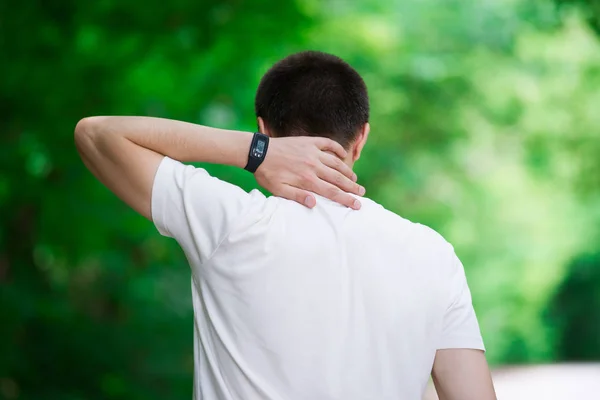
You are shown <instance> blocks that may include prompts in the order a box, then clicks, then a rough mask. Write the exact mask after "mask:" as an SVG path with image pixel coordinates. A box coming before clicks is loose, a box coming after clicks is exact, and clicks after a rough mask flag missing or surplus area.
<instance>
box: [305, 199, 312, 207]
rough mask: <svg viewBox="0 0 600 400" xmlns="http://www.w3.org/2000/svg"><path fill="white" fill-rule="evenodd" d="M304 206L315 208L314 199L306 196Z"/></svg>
mask: <svg viewBox="0 0 600 400" xmlns="http://www.w3.org/2000/svg"><path fill="white" fill-rule="evenodd" d="M304 204H306V206H307V207H312V206H314V204H313V201H312V197H311V196H306V199H304Z"/></svg>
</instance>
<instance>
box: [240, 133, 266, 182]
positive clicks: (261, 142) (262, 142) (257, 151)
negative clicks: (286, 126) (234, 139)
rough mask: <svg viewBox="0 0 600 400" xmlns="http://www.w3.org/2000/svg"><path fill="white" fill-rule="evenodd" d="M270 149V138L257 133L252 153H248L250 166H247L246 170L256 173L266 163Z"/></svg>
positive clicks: (252, 145) (253, 138) (251, 145)
mask: <svg viewBox="0 0 600 400" xmlns="http://www.w3.org/2000/svg"><path fill="white" fill-rule="evenodd" d="M268 148H269V137H268V136H267V135H263V134H262V133H258V132H256V133H255V134H254V136H253V137H252V143H251V144H250V152H249V153H248V164H246V166H245V167H244V169H245V170H246V171H250V172H252V173H255V172H256V169H257V168H258V167H259V166H260V164H262V162H263V161H264V159H265V156H266V155H267V149H268Z"/></svg>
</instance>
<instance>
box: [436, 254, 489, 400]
mask: <svg viewBox="0 0 600 400" xmlns="http://www.w3.org/2000/svg"><path fill="white" fill-rule="evenodd" d="M448 265H449V267H450V269H449V270H448V271H449V275H448V279H447V285H448V289H449V290H448V296H447V298H446V305H445V312H444V315H443V320H442V329H441V337H440V341H439V343H438V346H437V352H436V356H435V360H434V364H433V370H432V377H433V382H434V384H435V387H436V390H437V392H438V396H439V398H440V400H470V399H473V400H493V399H495V398H496V395H495V393H494V386H493V384H492V379H491V375H490V370H489V367H488V365H487V361H486V359H485V347H484V345H483V340H482V338H481V332H480V330H479V323H478V322H477V317H476V315H475V310H474V308H473V303H472V300H471V292H470V290H469V285H468V284H467V278H466V275H465V271H464V268H463V265H462V263H461V262H460V260H459V259H458V257H456V254H454V251H452V253H451V256H450V263H449V264H448Z"/></svg>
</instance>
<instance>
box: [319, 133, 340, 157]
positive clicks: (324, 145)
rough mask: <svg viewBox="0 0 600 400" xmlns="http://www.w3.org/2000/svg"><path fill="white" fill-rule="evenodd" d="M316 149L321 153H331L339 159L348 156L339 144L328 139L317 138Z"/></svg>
mask: <svg viewBox="0 0 600 400" xmlns="http://www.w3.org/2000/svg"><path fill="white" fill-rule="evenodd" d="M317 147H318V148H319V149H321V150H323V151H331V152H333V153H335V154H336V155H337V156H338V157H339V158H346V156H347V155H348V152H347V151H346V150H345V149H344V148H343V147H342V145H341V144H339V143H338V142H336V141H335V140H331V139H328V138H318V139H317Z"/></svg>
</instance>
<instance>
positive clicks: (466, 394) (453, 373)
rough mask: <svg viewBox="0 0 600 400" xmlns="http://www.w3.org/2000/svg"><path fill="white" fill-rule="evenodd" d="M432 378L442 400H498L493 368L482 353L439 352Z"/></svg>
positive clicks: (478, 351)
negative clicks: (491, 368) (491, 372)
mask: <svg viewBox="0 0 600 400" xmlns="http://www.w3.org/2000/svg"><path fill="white" fill-rule="evenodd" d="M431 375H432V377H433V383H434V385H435V389H436V391H437V393H438V397H439V398H440V400H495V399H496V393H495V391H494V385H493V383H492V377H491V374H490V369H489V367H488V364H487V361H486V359H485V354H484V352H483V351H482V350H476V349H445V350H438V351H437V352H436V355H435V361H434V363H433V370H432V374H431Z"/></svg>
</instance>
